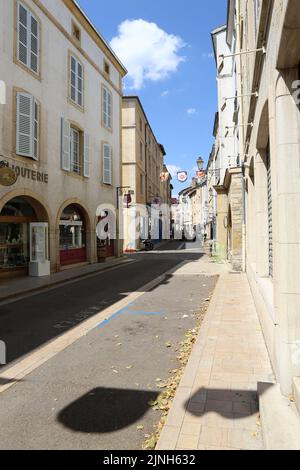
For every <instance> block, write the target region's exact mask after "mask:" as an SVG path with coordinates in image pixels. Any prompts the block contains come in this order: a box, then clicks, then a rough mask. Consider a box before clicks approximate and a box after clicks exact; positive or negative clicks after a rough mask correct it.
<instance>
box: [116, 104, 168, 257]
mask: <svg viewBox="0 0 300 470" xmlns="http://www.w3.org/2000/svg"><path fill="white" fill-rule="evenodd" d="M165 155H166V152H165V149H164V147H163V145H161V144H160V143H159V142H157V139H156V137H155V135H154V132H153V130H152V128H151V126H150V123H149V121H148V118H147V115H146V113H145V111H144V108H143V105H142V103H141V101H140V99H139V98H138V97H137V96H124V97H123V109H122V184H123V187H124V193H125V195H126V193H128V191H129V192H131V195H130V203H129V204H128V207H126V204H125V205H124V217H123V218H124V250H125V252H126V251H127V252H128V251H136V250H138V249H140V247H141V244H140V236H141V238H147V237H148V236H152V238H154V239H155V240H156V239H157V240H159V239H160V238H161V236H162V233H161V229H160V228H158V232H159V235H158V237H157V236H156V235H154V232H156V231H157V230H156V227H154V222H153V221H152V220H151V219H152V214H151V206H153V205H154V206H157V208H158V210H159V206H161V205H167V206H168V207H169V206H170V199H171V176H170V174H169V173H168V170H167V168H166V166H165V164H164V157H165ZM164 175H166V177H164ZM170 218H171V216H170V217H169V220H170ZM133 220H136V221H137V223H136V225H133V223H132V221H133ZM159 224H160V222H159ZM151 231H152V232H153V234H152V235H151Z"/></svg>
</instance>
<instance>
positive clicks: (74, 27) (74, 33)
mask: <svg viewBox="0 0 300 470" xmlns="http://www.w3.org/2000/svg"><path fill="white" fill-rule="evenodd" d="M72 36H73V37H74V38H75V39H76V40H77V41H78V42H80V41H81V31H80V29H79V28H78V26H77V25H76V24H75V23H73V22H72Z"/></svg>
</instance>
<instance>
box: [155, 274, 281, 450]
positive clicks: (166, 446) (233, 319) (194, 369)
mask: <svg viewBox="0 0 300 470" xmlns="http://www.w3.org/2000/svg"><path fill="white" fill-rule="evenodd" d="M221 268H222V269H223V271H224V267H222V266H220V268H219V270H220V269H221ZM215 269H216V270H217V269H218V265H215ZM220 274H221V275H220V279H219V282H218V284H217V287H216V290H215V293H214V295H213V298H212V301H211V303H210V306H209V309H208V312H207V315H206V318H205V321H204V323H203V325H202V327H201V330H200V335H199V337H198V339H197V342H196V344H195V346H194V348H193V351H192V355H191V357H190V360H189V363H188V365H187V367H186V370H185V373H184V375H183V378H182V381H181V383H180V386H179V388H178V390H177V393H176V396H175V399H174V402H173V404H172V407H171V410H170V413H169V415H168V418H167V421H166V425H165V427H164V429H163V431H162V434H161V437H160V440H159V442H158V444H157V447H156V450H175V449H178V450H196V449H199V450H223V449H253V450H254V449H263V441H262V436H261V428H260V421H259V413H258V399H257V382H273V381H274V380H275V379H274V376H273V372H272V368H271V365H270V361H269V357H268V353H267V350H266V346H265V343H264V339H263V335H262V332H261V327H260V324H259V321H258V317H257V313H256V309H255V306H254V302H253V299H252V294H251V291H250V288H249V284H248V281H247V277H246V275H245V274H239V273H231V272H229V271H228V270H226V272H223V273H221V272H220Z"/></svg>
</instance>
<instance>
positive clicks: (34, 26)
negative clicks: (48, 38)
mask: <svg viewBox="0 0 300 470" xmlns="http://www.w3.org/2000/svg"><path fill="white" fill-rule="evenodd" d="M29 39H30V42H29V44H30V68H31V70H32V71H33V72H35V73H38V71H39V24H38V22H37V20H36V19H35V18H34V17H33V16H32V15H31V14H30V35H29Z"/></svg>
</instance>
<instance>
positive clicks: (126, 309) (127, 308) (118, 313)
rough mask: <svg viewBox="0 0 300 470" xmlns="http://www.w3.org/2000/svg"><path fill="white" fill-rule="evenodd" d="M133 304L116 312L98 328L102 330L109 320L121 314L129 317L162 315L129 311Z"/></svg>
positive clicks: (159, 313) (160, 313)
mask: <svg viewBox="0 0 300 470" xmlns="http://www.w3.org/2000/svg"><path fill="white" fill-rule="evenodd" d="M132 305H133V303H131V304H128V305H127V307H124V308H122V309H121V310H119V311H118V312H116V313H114V314H113V315H112V316H111V317H110V318H107V319H106V320H104V321H103V322H101V323H100V325H99V328H104V326H106V325H107V324H108V323H109V322H110V321H111V320H113V319H114V318H116V317H118V316H119V315H122V313H125V312H127V313H128V314H129V315H150V316H151V315H152V316H154V315H162V312H146V311H143V310H130V307H132Z"/></svg>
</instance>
